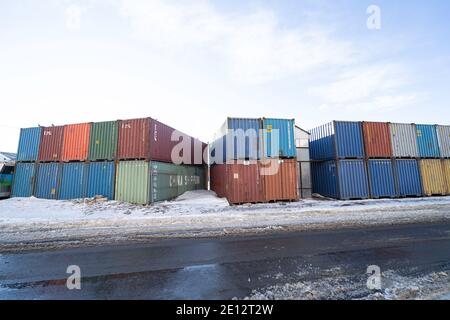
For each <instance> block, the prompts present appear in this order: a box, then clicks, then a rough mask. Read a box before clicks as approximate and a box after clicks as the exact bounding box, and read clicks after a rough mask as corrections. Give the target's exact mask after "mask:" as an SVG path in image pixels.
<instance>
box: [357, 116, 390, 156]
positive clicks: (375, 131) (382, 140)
mask: <svg viewBox="0 0 450 320" xmlns="http://www.w3.org/2000/svg"><path fill="white" fill-rule="evenodd" d="M362 127H363V136H364V146H365V152H366V158H391V157H392V144H391V134H390V130H389V124H388V123H386V122H363V125H362Z"/></svg>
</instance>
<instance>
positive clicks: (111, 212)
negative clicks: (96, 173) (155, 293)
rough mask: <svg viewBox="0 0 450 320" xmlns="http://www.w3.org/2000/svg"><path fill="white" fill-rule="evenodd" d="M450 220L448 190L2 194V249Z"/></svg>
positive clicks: (0, 248)
mask: <svg viewBox="0 0 450 320" xmlns="http://www.w3.org/2000/svg"><path fill="white" fill-rule="evenodd" d="M442 220H450V197H436V198H424V199H386V200H364V201H330V200H303V201H299V202H293V203H275V204H258V205H244V206H238V207H233V206H229V205H228V202H227V201H226V200H225V199H219V198H217V197H216V196H215V194H214V193H212V192H209V191H195V192H188V193H186V194H184V195H182V196H180V197H179V198H178V199H176V200H175V201H170V202H163V203H159V204H155V205H149V206H137V205H131V204H127V203H119V202H115V201H106V202H105V201H85V200H75V201H54V200H42V199H36V198H13V199H8V200H5V201H0V251H1V250H12V249H14V248H18V247H21V248H27V247H33V246H50V244H52V245H55V243H59V244H60V245H77V244H79V243H99V242H112V241H124V240H135V241H139V240H147V241H148V240H149V239H151V238H155V237H168V236H171V237H177V236H178V237H179V236H208V235H227V234H228V235H229V234H236V233H242V232H265V231H272V230H278V229H280V230H290V229H292V230H305V229H318V228H341V227H350V226H351V227H354V226H367V225H386V224H400V223H415V222H424V221H442Z"/></svg>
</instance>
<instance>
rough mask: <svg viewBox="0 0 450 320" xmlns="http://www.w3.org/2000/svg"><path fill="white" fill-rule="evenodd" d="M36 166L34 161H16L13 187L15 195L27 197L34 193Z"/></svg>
mask: <svg viewBox="0 0 450 320" xmlns="http://www.w3.org/2000/svg"><path fill="white" fill-rule="evenodd" d="M36 168H37V166H36V164H34V163H20V162H19V163H16V167H15V169H14V180H13V187H12V196H13V197H24V198H27V197H31V196H32V195H33V191H34V180H35V176H36V171H37V170H36Z"/></svg>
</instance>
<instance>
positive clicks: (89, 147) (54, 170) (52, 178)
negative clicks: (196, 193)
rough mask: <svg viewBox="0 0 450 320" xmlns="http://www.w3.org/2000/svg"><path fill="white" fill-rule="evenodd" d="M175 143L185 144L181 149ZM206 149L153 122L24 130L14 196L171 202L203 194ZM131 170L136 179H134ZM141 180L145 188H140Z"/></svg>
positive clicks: (21, 138) (117, 122) (144, 202)
mask: <svg viewBox="0 0 450 320" xmlns="http://www.w3.org/2000/svg"><path fill="white" fill-rule="evenodd" d="M173 138H174V139H178V140H179V141H180V142H184V144H183V148H180V147H178V146H177V144H178V140H175V141H173ZM175 147H178V149H179V150H178V149H175V152H174V155H175V157H172V151H173V150H174V148H175ZM205 148H206V144H205V143H202V142H200V141H198V140H196V139H193V138H191V137H189V136H188V135H186V134H183V133H180V132H178V131H176V130H175V129H173V128H171V127H169V126H167V125H165V124H163V123H161V122H159V121H157V120H154V119H151V118H144V119H134V120H119V121H109V122H100V123H85V124H73V125H66V126H59V127H48V128H29V129H22V130H21V136H20V141H19V148H18V149H19V159H20V161H19V163H18V164H17V169H16V172H17V174H16V178H15V181H14V183H13V192H12V194H13V196H15V197H29V196H32V195H35V196H36V197H38V198H45V199H61V200H68V199H77V198H84V197H94V196H104V197H106V198H108V199H117V200H121V201H128V202H134V203H141V204H148V203H152V202H156V201H163V200H169V199H172V198H175V197H177V196H178V195H180V194H181V193H183V192H185V191H189V190H196V189H205V188H206V168H205V163H204V161H203V151H204V150H205ZM197 149H199V150H197ZM176 156H178V157H176ZM155 160H158V161H159V162H157V161H155ZM171 162H174V163H175V164H176V165H175V164H172V163H171ZM137 164H140V165H137ZM179 164H182V165H179ZM116 167H117V170H116ZM140 167H147V168H148V170H147V171H145V170H144V171H139V168H140ZM128 168H132V169H129V170H127V169H128ZM133 170H134V171H136V172H138V173H139V174H138V175H137V176H133V172H134V171H133ZM132 180H136V181H132ZM144 180H145V181H147V182H148V184H145V185H140V184H139V182H142V181H144ZM135 185H137V187H139V188H141V189H133V187H134V186H135ZM134 193H136V195H133V194H134ZM142 194H145V197H144V196H143V195H142Z"/></svg>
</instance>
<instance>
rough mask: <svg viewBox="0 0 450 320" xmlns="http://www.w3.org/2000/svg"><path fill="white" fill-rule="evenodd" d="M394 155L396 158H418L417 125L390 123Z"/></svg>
mask: <svg viewBox="0 0 450 320" xmlns="http://www.w3.org/2000/svg"><path fill="white" fill-rule="evenodd" d="M389 129H390V132H391V142H392V153H393V156H394V157H395V158H417V157H419V150H418V148H417V139H416V125H415V124H404V123H390V124H389Z"/></svg>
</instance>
